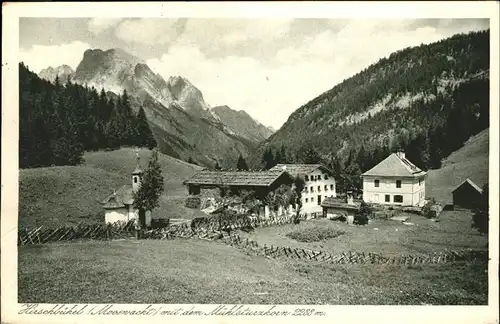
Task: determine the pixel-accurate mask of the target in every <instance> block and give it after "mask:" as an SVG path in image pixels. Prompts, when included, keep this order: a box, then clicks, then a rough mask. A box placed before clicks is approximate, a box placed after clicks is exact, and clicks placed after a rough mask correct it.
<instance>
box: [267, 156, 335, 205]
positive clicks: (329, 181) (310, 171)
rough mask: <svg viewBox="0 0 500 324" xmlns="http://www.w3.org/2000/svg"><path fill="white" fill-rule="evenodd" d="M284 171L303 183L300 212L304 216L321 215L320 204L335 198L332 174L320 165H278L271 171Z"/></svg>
mask: <svg viewBox="0 0 500 324" xmlns="http://www.w3.org/2000/svg"><path fill="white" fill-rule="evenodd" d="M283 169H285V170H286V171H287V172H288V173H290V174H291V175H292V176H293V177H296V176H301V177H302V178H303V179H304V181H305V187H304V190H303V191H302V211H303V212H304V213H306V214H313V213H322V211H323V210H322V207H321V202H322V201H323V200H325V199H326V198H328V197H337V192H336V187H335V178H334V173H333V171H332V170H330V169H329V168H327V167H325V166H324V165H322V164H278V165H276V166H275V167H274V168H272V169H271V170H283Z"/></svg>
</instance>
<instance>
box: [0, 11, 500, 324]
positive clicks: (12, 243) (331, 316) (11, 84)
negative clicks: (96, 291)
mask: <svg viewBox="0 0 500 324" xmlns="http://www.w3.org/2000/svg"><path fill="white" fill-rule="evenodd" d="M498 14H499V4H498V2H478V1H471V2H451V1H450V2H281V1H278V2H239V3H237V2H212V3H201V2H198V3H187V2H177V3H172V2H169V3H159V2H154V3H151V2H144V3H137V2H135V3H134V2H125V3H116V2H113V3H51V2H45V3H7V4H6V3H3V12H2V18H3V19H2V27H3V28H2V164H1V165H2V196H1V197H2V206H1V211H2V216H3V217H2V220H1V225H2V227H1V239H2V241H1V247H2V253H1V261H2V263H1V265H2V268H1V273H2V277H1V279H2V281H1V283H2V285H1V293H2V294H1V296H2V303H1V307H2V310H1V311H2V313H1V315H2V322H5V323H68V322H71V323H88V322H95V323H104V322H105V321H109V320H110V319H111V320H117V321H119V322H123V323H129V322H130V323H137V321H148V322H149V323H152V322H166V321H168V322H174V323H177V322H185V321H193V322H195V323H196V322H200V321H202V322H217V323H229V322H231V323H232V322H236V321H241V322H248V323H252V322H254V321H259V322H268V321H269V322H271V321H272V322H273V323H277V322H285V321H286V322H290V321H291V322H297V321H301V320H302V321H307V322H309V321H313V320H314V321H317V322H325V323H326V322H332V320H337V321H341V322H345V323H358V322H366V321H369V322H380V323H392V322H394V323H401V322H403V323H421V322H424V321H432V322H434V321H435V322H436V323H495V322H496V323H498V309H497V307H496V306H497V305H498V278H497V275H498V215H499V213H498V196H499V192H498V162H499V161H498V157H499V156H498V152H499V151H498V102H499V96H498V90H499V83H498V63H499V55H498V39H499V23H498ZM96 16H99V17H218V18H223V17H261V18H264V17H267V18H277V17H297V18H327V17H330V18H333V17H336V18H361V19H363V18H490V33H491V66H490V82H491V90H490V91H491V95H490V103H491V126H490V208H491V211H490V215H491V225H490V231H491V233H490V257H491V261H490V271H489V306H477V307H476V306H449V307H437V306H436V307H428V306H404V307H402V306H315V308H316V309H318V310H326V311H327V316H325V317H314V318H311V317H305V318H292V317H260V318H254V317H225V318H222V317H184V318H182V317H136V316H122V317H117V316H104V317H97V316H81V317H80V316H55V317H54V316H22V317H21V316H19V315H17V314H16V311H17V310H18V309H19V307H18V305H17V231H16V230H17V228H16V227H17V212H18V206H17V203H18V194H17V193H18V169H17V165H18V55H17V52H18V48H19V42H18V38H19V23H18V18H19V17H96ZM332 86H333V85H332ZM122 306H124V305H122ZM136 306H139V305H130V307H136ZM169 306H173V305H169ZM204 306H207V305H200V308H202V307H204ZM280 308H281V309H289V310H292V309H293V308H294V307H293V306H291V305H289V306H280Z"/></svg>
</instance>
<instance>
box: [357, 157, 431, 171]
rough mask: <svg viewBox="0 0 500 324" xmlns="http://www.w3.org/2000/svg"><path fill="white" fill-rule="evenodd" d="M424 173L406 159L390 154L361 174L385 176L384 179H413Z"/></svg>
mask: <svg viewBox="0 0 500 324" xmlns="http://www.w3.org/2000/svg"><path fill="white" fill-rule="evenodd" d="M424 174H425V172H424V171H422V170H420V169H419V168H418V167H417V166H416V165H414V164H413V163H411V162H410V161H409V160H408V159H407V158H405V157H400V156H398V155H397V154H396V153H392V154H391V155H389V156H388V157H386V158H385V159H384V160H383V161H382V162H380V163H379V164H377V165H376V166H374V167H373V168H371V169H370V170H368V171H366V172H365V173H363V174H362V175H363V176H382V177H383V176H386V177H415V176H420V175H424Z"/></svg>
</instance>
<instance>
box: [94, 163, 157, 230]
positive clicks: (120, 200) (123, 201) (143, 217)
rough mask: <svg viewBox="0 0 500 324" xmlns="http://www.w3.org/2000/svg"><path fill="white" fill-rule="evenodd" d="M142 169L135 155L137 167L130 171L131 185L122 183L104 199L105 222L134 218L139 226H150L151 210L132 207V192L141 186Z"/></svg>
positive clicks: (126, 220)
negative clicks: (143, 210)
mask: <svg viewBox="0 0 500 324" xmlns="http://www.w3.org/2000/svg"><path fill="white" fill-rule="evenodd" d="M142 174H143V171H142V170H141V168H140V165H139V157H137V167H136V169H135V170H134V171H133V172H132V185H124V186H122V187H121V188H120V189H118V190H117V191H115V192H113V194H111V195H109V196H108V197H106V199H104V201H103V202H102V203H103V208H104V219H105V222H106V223H116V222H128V221H130V220H133V219H136V220H137V221H138V223H139V224H140V225H141V227H149V226H151V211H149V210H148V211H145V212H139V210H138V209H136V208H135V207H134V198H133V193H134V192H135V191H137V190H138V189H139V187H140V186H141V181H142Z"/></svg>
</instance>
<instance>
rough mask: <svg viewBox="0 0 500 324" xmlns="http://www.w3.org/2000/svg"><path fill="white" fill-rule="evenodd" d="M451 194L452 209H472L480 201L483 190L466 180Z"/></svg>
mask: <svg viewBox="0 0 500 324" xmlns="http://www.w3.org/2000/svg"><path fill="white" fill-rule="evenodd" d="M452 193H453V208H454V209H474V208H476V207H477V206H478V204H479V203H480V201H481V199H482V196H483V189H481V188H480V187H479V186H478V185H476V184H475V183H474V182H473V181H472V180H470V179H469V178H467V179H465V181H464V182H462V183H461V184H460V185H458V186H457V187H456V188H455V189H454V190H453V191H452Z"/></svg>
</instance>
